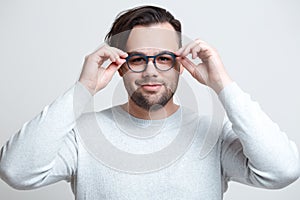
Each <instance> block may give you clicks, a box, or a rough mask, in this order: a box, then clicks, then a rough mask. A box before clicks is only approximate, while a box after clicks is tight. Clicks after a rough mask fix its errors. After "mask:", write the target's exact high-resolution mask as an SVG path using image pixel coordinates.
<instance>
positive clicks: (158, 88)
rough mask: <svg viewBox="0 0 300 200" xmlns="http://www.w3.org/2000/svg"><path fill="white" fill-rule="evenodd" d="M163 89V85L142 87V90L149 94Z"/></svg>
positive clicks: (151, 84)
mask: <svg viewBox="0 0 300 200" xmlns="http://www.w3.org/2000/svg"><path fill="white" fill-rule="evenodd" d="M161 87H162V84H161V83H145V84H142V85H141V88H142V89H143V90H145V91H148V92H157V91H159V90H160V88H161Z"/></svg>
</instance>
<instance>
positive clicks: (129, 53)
mask: <svg viewBox="0 0 300 200" xmlns="http://www.w3.org/2000/svg"><path fill="white" fill-rule="evenodd" d="M160 53H173V54H174V52H171V51H167V50H163V51H158V52H155V53H154V55H157V54H160ZM127 54H128V55H132V54H142V55H146V53H144V52H140V51H130V52H127Z"/></svg>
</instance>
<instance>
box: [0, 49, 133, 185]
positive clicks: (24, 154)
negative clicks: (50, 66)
mask: <svg viewBox="0 0 300 200" xmlns="http://www.w3.org/2000/svg"><path fill="white" fill-rule="evenodd" d="M126 56H127V53H124V52H122V51H121V50H118V49H116V48H113V47H109V46H102V47H100V48H99V49H97V50H96V51H95V52H94V53H92V54H90V55H88V56H87V57H86V59H85V62H84V65H83V69H82V72H81V75H80V79H79V81H78V82H77V83H76V84H75V85H74V86H73V87H72V88H70V89H69V90H68V91H67V92H66V93H65V94H64V95H62V96H61V97H59V98H58V99H56V100H55V101H54V102H53V103H52V104H51V105H49V106H46V107H45V108H44V110H43V111H42V112H41V114H39V115H38V116H36V117H35V118H34V119H32V120H31V121H29V122H27V123H25V124H24V126H23V127H22V129H21V130H20V131H19V132H18V133H17V134H15V135H14V136H13V137H12V138H11V139H10V140H9V141H8V142H7V143H6V145H4V146H3V147H2V149H1V152H0V177H1V178H2V179H3V180H4V181H6V182H7V183H8V184H10V185H11V186H13V187H15V188H18V189H31V188H36V187H41V186H44V185H48V184H51V183H54V182H57V181H59V180H70V179H71V178H72V176H73V175H74V174H75V173H76V162H77V143H76V137H75V133H74V129H73V128H74V126H75V124H76V119H78V117H80V116H81V114H82V113H83V110H84V109H85V108H86V106H87V103H89V102H90V100H91V98H92V95H94V94H95V93H96V92H98V91H100V90H101V89H102V88H104V87H105V86H106V85H107V84H108V83H109V81H110V80H111V78H112V76H113V75H114V74H115V72H116V71H117V70H118V69H119V67H120V66H121V65H122V64H123V63H124V62H125V59H124V58H125V57H126ZM108 59H110V61H111V64H110V65H109V66H108V67H107V68H103V67H102V64H103V63H104V62H105V61H106V60H108Z"/></svg>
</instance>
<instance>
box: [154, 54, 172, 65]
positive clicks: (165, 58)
mask: <svg viewBox="0 0 300 200" xmlns="http://www.w3.org/2000/svg"><path fill="white" fill-rule="evenodd" d="M156 59H157V62H159V63H169V62H172V60H173V58H172V56H170V55H161V56H158V57H157V58H156Z"/></svg>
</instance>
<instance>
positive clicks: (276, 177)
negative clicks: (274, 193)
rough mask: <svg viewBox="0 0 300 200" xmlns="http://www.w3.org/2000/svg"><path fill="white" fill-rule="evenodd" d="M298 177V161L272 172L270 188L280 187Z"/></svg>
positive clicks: (299, 165)
mask: <svg viewBox="0 0 300 200" xmlns="http://www.w3.org/2000/svg"><path fill="white" fill-rule="evenodd" d="M299 177H300V162H297V164H294V165H291V166H290V167H288V168H286V169H282V170H280V171H277V172H274V174H273V178H271V181H270V182H271V184H270V185H269V186H270V187H269V188H270V189H282V188H284V187H286V186H288V185H290V184H292V183H293V182H295V181H296V180H297V179H298V178H299Z"/></svg>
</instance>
